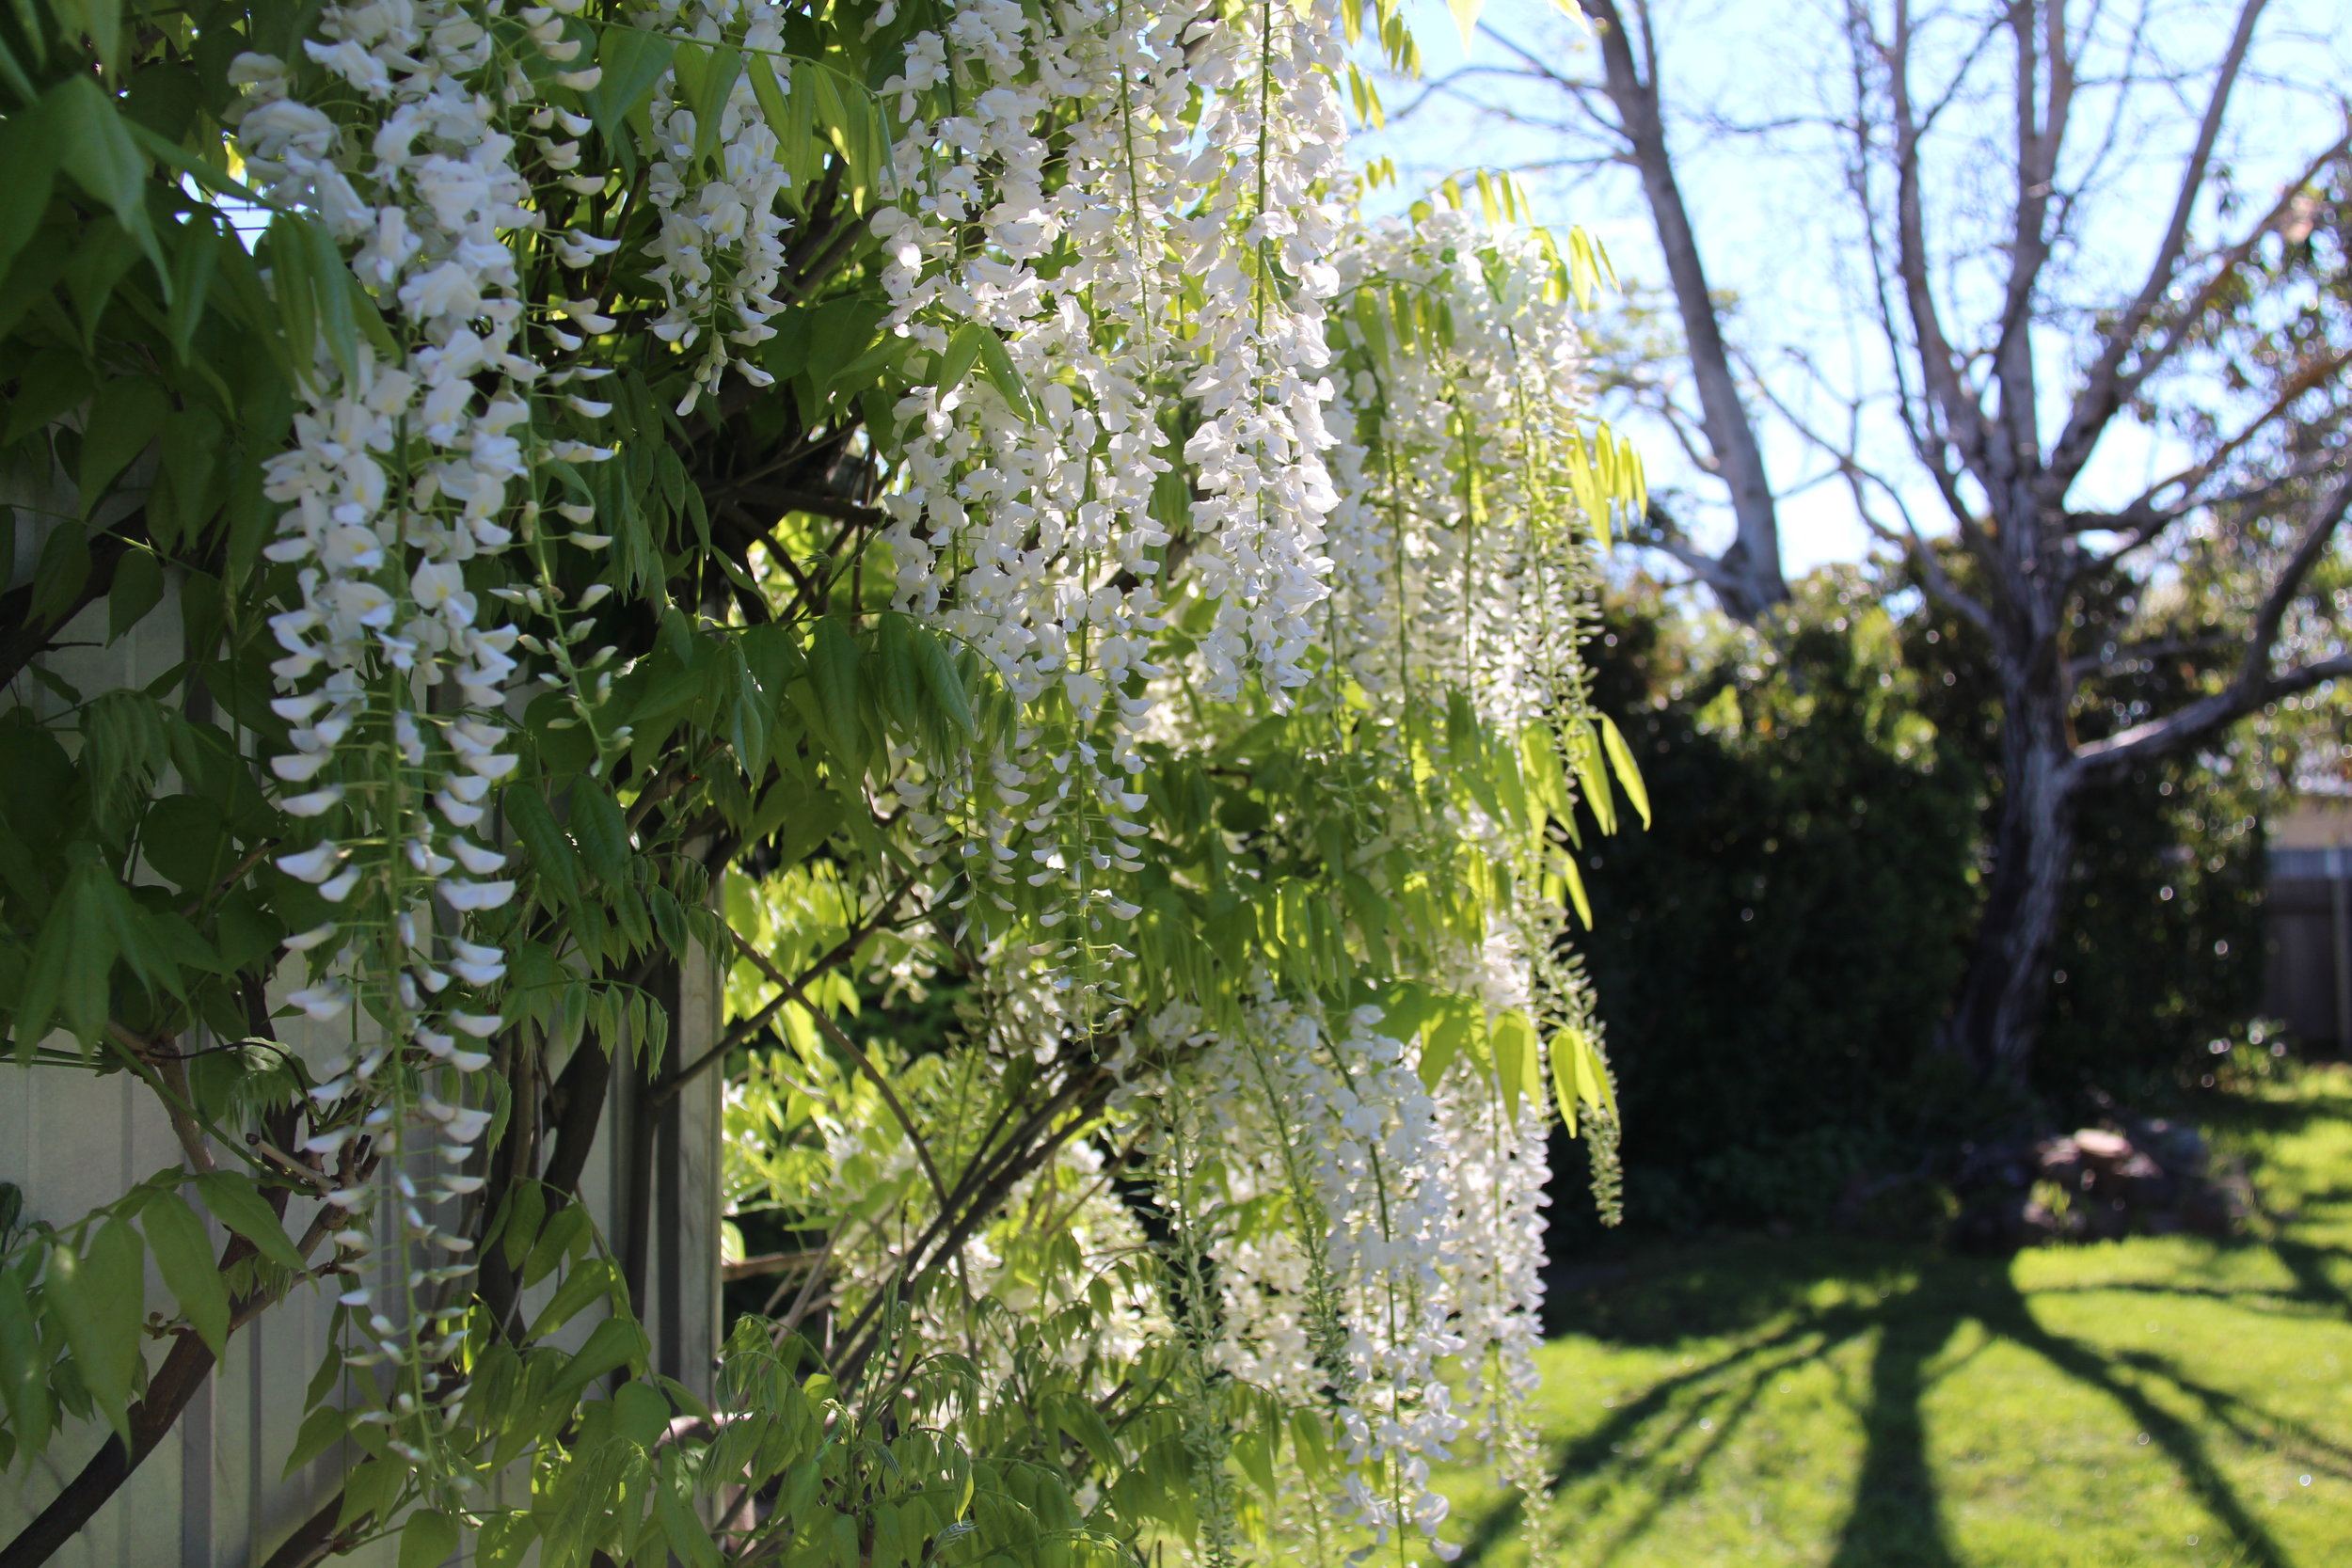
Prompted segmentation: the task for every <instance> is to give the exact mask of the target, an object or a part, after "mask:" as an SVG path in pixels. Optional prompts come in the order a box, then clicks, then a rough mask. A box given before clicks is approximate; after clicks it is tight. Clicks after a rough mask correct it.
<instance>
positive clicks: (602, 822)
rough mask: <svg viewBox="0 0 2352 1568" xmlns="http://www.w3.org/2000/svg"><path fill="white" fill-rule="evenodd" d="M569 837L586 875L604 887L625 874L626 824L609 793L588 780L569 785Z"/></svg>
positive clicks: (626, 868)
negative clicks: (577, 847) (576, 844)
mask: <svg viewBox="0 0 2352 1568" xmlns="http://www.w3.org/2000/svg"><path fill="white" fill-rule="evenodd" d="M571 816H572V836H573V837H574V838H575V839H577V840H579V842H580V859H581V860H582V861H584V862H586V863H587V866H588V871H589V874H590V875H591V876H593V877H595V878H596V879H597V880H598V881H600V882H603V883H606V884H607V885H608V886H617V885H618V884H619V883H620V882H621V881H623V880H624V879H626V878H627V877H628V856H629V847H628V821H627V819H625V818H624V817H623V816H621V808H620V806H619V805H618V804H617V803H616V802H615V801H614V800H613V799H612V794H611V792H609V791H608V790H606V789H605V788H604V786H603V785H601V784H596V782H594V781H592V780H587V779H582V780H581V781H580V782H579V783H578V784H574V785H573V786H572V800H571Z"/></svg>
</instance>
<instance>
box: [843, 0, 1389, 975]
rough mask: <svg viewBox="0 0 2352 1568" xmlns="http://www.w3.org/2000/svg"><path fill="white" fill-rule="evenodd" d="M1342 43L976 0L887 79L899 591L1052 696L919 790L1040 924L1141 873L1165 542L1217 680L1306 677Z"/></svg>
mask: <svg viewBox="0 0 2352 1568" xmlns="http://www.w3.org/2000/svg"><path fill="white" fill-rule="evenodd" d="M1338 32H1339V29H1338V25H1337V8H1336V7H1333V6H1319V7H1316V8H1311V9H1309V10H1305V11H1300V10H1294V9H1293V8H1267V9H1266V10H1265V11H1264V12H1263V15H1261V14H1260V13H1258V12H1256V11H1249V12H1237V13H1235V14H1234V15H1233V16H1232V17H1231V18H1228V19H1220V18H1218V17H1216V15H1214V14H1204V13H1201V12H1200V11H1198V10H1197V9H1195V8H1189V7H1184V6H1178V5H1173V4H1168V3H1166V0H1084V3H1080V4H1073V5H1069V6H1064V7H1060V8H1057V11H1056V13H1055V24H1054V25H1053V26H1051V27H1048V26H1045V25H1042V24H1041V23H1040V22H1039V20H1038V19H1037V17H1036V15H1035V14H1033V13H1030V12H1027V11H1025V10H1024V9H1023V8H1021V7H1019V6H1017V5H1014V4H1011V3H1010V0H981V3H977V4H972V5H967V6H963V7H961V8H958V9H957V11H956V13H955V17H954V20H953V22H952V23H951V24H949V25H948V26H947V27H946V29H945V30H944V31H942V32H936V33H933V32H924V33H919V34H917V35H916V36H915V37H914V38H913V39H912V40H910V41H909V42H908V44H907V46H906V50H905V64H904V67H903V70H902V71H900V73H899V74H898V76H896V77H894V78H893V79H892V80H891V81H890V82H889V83H888V84H886V85H885V87H884V95H885V97H886V98H893V99H895V100H896V103H897V106H898V111H899V113H900V114H901V115H903V116H904V117H905V118H906V119H907V120H908V124H907V127H906V130H905V133H904V135H902V136H901V137H900V138H899V139H898V143H897V147H896V152H895V163H896V167H897V170H898V178H899V181H900V182H901V184H902V186H903V188H904V190H905V192H906V195H905V196H904V198H902V200H901V202H900V203H899V204H898V205H896V206H893V207H886V208H884V209H883V210H882V211H881V212H879V213H878V214H875V217H874V219H873V222H872V228H873V230H874V231H875V233H876V234H878V235H879V236H880V237H881V238H882V243H883V245H884V246H885V258H886V264H885V268H884V272H883V280H884V283H885V286H886V287H887V288H888V290H889V292H890V294H891V297H892V300H893V304H894V312H893V316H892V319H891V321H892V326H893V329H894V330H896V331H898V332H900V333H902V334H905V335H907V336H909V337H911V338H913V339H914V341H915V342H916V343H917V344H919V345H920V346H921V347H922V348H924V349H926V350H928V351H929V352H930V355H931V356H933V363H934V364H935V365H937V366H938V367H940V369H941V372H942V374H941V376H940V377H939V378H938V379H937V380H936V381H935V382H934V383H933V384H931V385H929V386H919V387H917V388H915V389H914V391H913V392H912V393H911V394H910V395H909V396H907V397H906V398H905V399H904V400H903V401H902V402H901V403H900V404H899V405H898V418H899V419H900V420H903V421H905V422H906V425H907V434H906V436H905V438H904V440H903V443H902V453H901V461H902V465H903V469H904V474H905V481H904V483H902V484H901V485H899V486H898V487H896V488H895V489H894V490H893V492H892V493H891V494H890V495H889V496H887V497H886V498H885V500H884V505H885V506H886V507H887V509H888V510H889V513H890V515H891V518H892V524H891V527H890V530H889V532H888V536H887V537H888V541H889V545H890V547H891V550H892V554H893V559H894V563H895V569H896V573H897V581H898V599H899V603H900V605H901V607H902V608H904V609H906V610H910V611H913V612H915V613H918V614H922V615H925V616H928V617H930V618H932V619H933V620H935V621H936V623H937V624H938V625H940V626H942V627H943V628H944V629H946V630H947V631H948V632H950V633H951V634H952V635H954V636H955V637H957V638H959V639H961V640H962V641H966V642H968V643H969V644H970V645H972V646H973V647H975V648H977V649H978V650H980V651H981V652H982V653H983V654H984V655H986V656H987V657H988V658H989V659H990V660H991V662H992V663H993V665H994V667H995V669H996V671H997V672H998V673H1000V674H1001V675H1002V676H1003V678H1004V679H1005V681H1006V683H1007V684H1008V686H1009V688H1010V689H1011V690H1012V692H1013V693H1014V695H1015V696H1017V697H1018V698H1020V699H1021V700H1022V701H1023V702H1024V703H1025V704H1028V705H1032V707H1033V708H1036V709H1038V710H1040V711H1041V712H1043V713H1046V714H1059V715H1063V716H1065V719H1064V721H1062V722H1058V723H1055V724H1051V725H1039V726H1035V727H1033V728H1032V729H1031V730H1030V731H1028V732H1026V733H1025V734H1024V735H1023V736H1021V737H1020V738H1019V739H1018V741H1017V742H1016V744H1015V745H1014V746H1013V747H1012V748H1010V749H1009V752H1008V753H1007V754H1004V755H1000V756H994V757H991V758H987V759H984V761H983V763H982V766H980V767H978V768H976V769H975V770H974V771H973V772H972V773H971V775H970V776H969V777H967V778H964V779H960V780H957V779H950V780H936V781H931V782H930V783H929V784H910V785H909V786H907V787H908V789H909V791H910V792H911V793H910V795H909V804H910V805H911V806H913V807H914V808H915V809H917V810H919V811H920V812H922V813H923V814H924V815H925V816H926V817H927V819H928V820H930V821H931V822H933V823H935V824H936V825H937V827H936V836H937V837H938V839H939V840H940V841H941V842H942V844H943V845H946V844H948V841H949V840H951V839H952V840H953V841H954V842H953V844H952V845H951V846H950V847H952V849H953V851H954V852H955V853H957V854H959V855H960V856H961V860H962V863H963V864H964V866H965V867H966V868H967V869H968V870H969V871H970V872H971V873H972V874H973V876H974V877H975V879H977V880H979V881H982V882H993V883H996V884H998V886H999V888H1000V889H1002V888H1005V887H1009V886H1010V885H1012V884H1015V883H1025V884H1026V885H1027V886H1028V887H1031V888H1035V889H1039V890H1041V892H1040V894H1039V895H1035V897H1036V901H1037V902H1038V903H1040V904H1041V905H1042V906H1043V907H1044V910H1045V918H1046V919H1047V921H1048V923H1049V924H1051V923H1056V922H1057V921H1058V920H1059V919H1060V918H1061V916H1062V912H1063V907H1069V908H1083V909H1084V910H1085V911H1086V912H1087V916H1088V921H1087V924H1086V926H1085V927H1084V928H1085V929H1086V930H1094V929H1099V928H1100V927H1101V922H1102V920H1103V917H1104V916H1105V915H1108V916H1109V917H1110V918H1111V919H1112V920H1114V921H1119V920H1123V919H1126V918H1131V917H1132V914H1133V912H1134V911H1133V909H1132V906H1127V905H1124V904H1123V903H1122V902H1121V901H1120V899H1119V898H1118V897H1117V896H1116V895H1115V894H1114V893H1113V892H1111V891H1110V890H1109V889H1108V888H1107V887H1106V886H1104V878H1105V877H1106V876H1107V874H1109V873H1112V872H1114V871H1132V870H1134V869H1135V868H1136V861H1135V858H1134V857H1135V851H1134V848H1133V840H1134V839H1135V838H1136V836H1137V835H1138V834H1139V832H1140V829H1139V828H1137V827H1136V825H1135V823H1134V821H1133V818H1134V816H1135V815H1136V811H1137V809H1138V808H1139V806H1140V804H1141V799H1140V797H1139V796H1138V795H1136V792H1135V789H1134V786H1133V784H1131V783H1130V782H1129V780H1130V778H1131V776H1132V775H1133V774H1134V773H1136V771H1137V770H1139V769H1140V768H1141V767H1142V762H1141V758H1140V756H1139V755H1138V754H1137V752H1136V746H1135V738H1136V735H1137V734H1139V733H1140V732H1141V731H1142V730H1143V729H1144V728H1145V726H1146V725H1147V724H1148V722H1149V720H1150V714H1151V709H1152V704H1153V702H1154V697H1153V695H1152V689H1151V686H1150V683H1152V681H1153V680H1155V679H1157V678H1158V677H1160V676H1162V675H1164V674H1165V673H1167V672H1166V671H1165V670H1164V669H1163V667H1162V666H1161V664H1160V663H1159V662H1158V661H1157V660H1155V658H1154V657H1152V656H1153V645H1154V641H1155V634H1157V633H1159V632H1160V631H1161V630H1162V629H1163V628H1164V626H1166V624H1167V622H1168V617H1169V616H1170V615H1171V614H1173V613H1176V612H1178V610H1180V609H1181V607H1180V606H1179V605H1178V604H1177V603H1176V602H1175V601H1173V600H1172V599H1171V597H1170V594H1171V592H1172V591H1173V590H1172V587H1171V585H1170V584H1169V583H1168V581H1167V580H1166V574H1167V573H1168V568H1169V567H1170V565H1171V563H1172V562H1174V561H1175V560H1178V559H1183V560H1184V562H1185V564H1186V567H1187V570H1188V573H1189V576H1190V578H1191V592H1192V594H1195V595H1197V596H1198V598H1199V599H1200V601H1203V602H1204V603H1205V604H1206V605H1207V606H1209V607H1211V625H1210V627H1209V629H1208V631H1207V633H1206V635H1205V636H1204V637H1203V638H1201V639H1200V644H1199V652H1198V654H1197V656H1196V657H1197V661H1198V664H1199V667H1200V671H1201V672H1202V676H1203V685H1204V687H1205V694H1206V695H1207V696H1209V697H1211V698H1212V699H1215V700H1220V701H1222V700H1230V699H1232V698H1233V697H1235V696H1237V695H1239V694H1240V692H1241V690H1242V687H1243V684H1244V681H1245V678H1246V677H1247V676H1248V675H1249V674H1251V673H1255V674H1256V676H1257V677H1258V678H1259V680H1260V682H1261V683H1262V686H1263V689H1265V690H1266V691H1268V692H1269V693H1270V694H1272V695H1273V696H1274V698H1275V699H1276V700H1277V701H1278V702H1279V701H1282V700H1284V699H1285V696H1286V694H1287V693H1288V692H1290V691H1292V690H1294V689H1296V688H1298V687H1300V686H1302V685H1304V684H1305V682H1306V680H1307V678H1308V677H1307V673H1306V672H1305V670H1304V669H1303V667H1302V665H1301V662H1300V661H1301V659H1302V658H1303V657H1304V655H1305V652H1306V649H1307V646H1308V643H1309V641H1310V637H1311V615H1312V611H1313V610H1314V607H1315V606H1316V605H1317V604H1318V603H1320V602H1321V600H1322V599H1323V598H1324V596H1325V594H1327V577H1328V570H1327V568H1328V562H1327V561H1326V559H1325V558H1324V556H1323V554H1322V552H1321V544H1322V538H1323V531H1322V527H1323V525H1322V519H1323V517H1324V515H1326V514H1327V513H1328V512H1329V511H1330V510H1331V508H1332V507H1333V506H1334V505H1335V504H1336V502H1337V496H1336V493H1335V491H1334V489H1333V486H1332V483H1331V480H1330V476H1329V474H1328V473H1327V470H1326V468H1325V466H1324V462H1323V453H1324V451H1325V450H1326V449H1327V447H1328V446H1329V444H1330V436H1329V435H1328V433H1327V431H1326V429H1325V426H1324V420H1323V412H1322V410H1323V404H1324V401H1325V400H1326V399H1327V397H1329V396H1330V394H1331V390H1332V388H1331V387H1330V385H1329V383H1328V382H1327V380H1325V379H1324V378H1322V377H1321V376H1320V375H1319V374H1318V372H1319V370H1320V367H1321V366H1322V365H1323V363H1324V361H1325V358H1326V351H1325V348H1324V337H1323V330H1322V309H1323V299H1324V297H1325V296H1326V295H1327V293H1329V291H1330V290H1331V289H1332V288H1333V287H1334V286H1335V283H1336V277H1337V275H1336V273H1335V272H1334V270H1333V268H1332V266H1331V264H1330V261H1329V260H1328V252H1329V251H1330V249H1331V247H1332V245H1333V243H1334V240H1335V236H1336V235H1337V233H1338V231H1339V222H1338V216H1337V212H1336V209H1335V208H1334V207H1333V206H1332V205H1331V203H1330V201H1329V199H1328V194H1327V188H1328V181H1329V176H1330V175H1331V174H1332V172H1333V171H1334V168H1335V166H1336V160H1337V158H1338V157H1339V155H1340V151H1339V150H1340V148H1341V146H1342V144H1343V126H1342V124H1341V123H1340V119H1339V114H1338V109H1337V103H1336V98H1335V96H1334V94H1333V92H1332V89H1331V86H1330V82H1329V79H1328V68H1329V67H1330V65H1331V64H1332V61H1333V59H1334V58H1335V57H1336V56H1335V53H1334V52H1335V51H1336V50H1337V48H1338V47H1339V45H1338ZM1196 94H1198V95H1200V102H1202V103H1205V107H1200V108H1198V109H1196V107H1195V95H1196ZM1049 164H1050V165H1052V166H1053V168H1052V172H1051V175H1050V178H1049V172H1048V166H1049ZM1049 260H1050V261H1051V264H1050V265H1048V264H1047V262H1048V261H1049ZM1180 463H1181V464H1182V465H1184V467H1185V470H1186V471H1185V472H1184V474H1183V475H1181V476H1180V475H1179V474H1178V473H1177V468H1178V466H1179V464H1180ZM1195 492H1197V494H1196V493H1195ZM992 896H993V897H994V898H995V900H996V902H997V904H998V906H999V907H1000V908H1009V907H1010V903H1009V900H1008V899H1007V898H1006V897H1005V895H1004V894H1003V893H1002V892H1001V891H1000V892H998V893H996V894H994V895H992Z"/></svg>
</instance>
